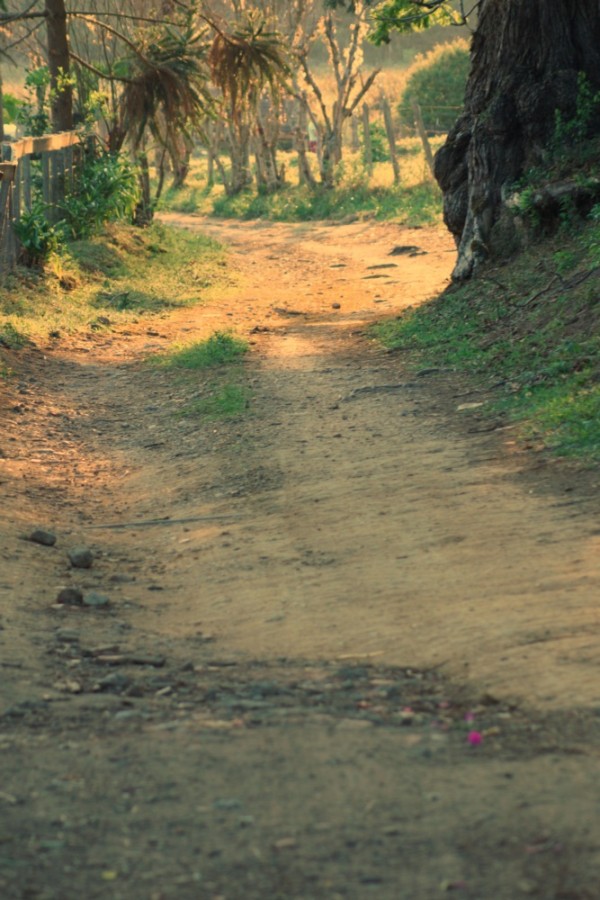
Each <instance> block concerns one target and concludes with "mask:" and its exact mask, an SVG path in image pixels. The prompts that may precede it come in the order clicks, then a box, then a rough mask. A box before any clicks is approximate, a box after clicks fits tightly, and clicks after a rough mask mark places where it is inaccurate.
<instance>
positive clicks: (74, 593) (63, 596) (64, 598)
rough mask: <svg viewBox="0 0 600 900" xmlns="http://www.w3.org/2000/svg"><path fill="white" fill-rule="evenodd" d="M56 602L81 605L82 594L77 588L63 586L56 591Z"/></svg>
mask: <svg viewBox="0 0 600 900" xmlns="http://www.w3.org/2000/svg"><path fill="white" fill-rule="evenodd" d="M56 602H57V603H63V604H65V605H66V606H81V604H82V602H83V594H82V593H81V591H79V590H77V588H73V587H65V588H62V589H61V590H60V591H59V592H58V597H57V598H56Z"/></svg>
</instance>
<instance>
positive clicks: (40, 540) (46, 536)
mask: <svg viewBox="0 0 600 900" xmlns="http://www.w3.org/2000/svg"><path fill="white" fill-rule="evenodd" d="M29 540H30V541H32V542H33V543H34V544H41V545H42V546H43V547H54V545H55V543H56V535H55V534H54V533H53V532H52V531H46V530H45V529H44V528H36V529H35V530H34V531H32V532H31V534H30V535H29Z"/></svg>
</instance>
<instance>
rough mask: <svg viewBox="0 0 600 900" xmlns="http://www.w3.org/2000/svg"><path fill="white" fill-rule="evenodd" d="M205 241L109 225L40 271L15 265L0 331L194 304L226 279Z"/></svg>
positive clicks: (89, 323)
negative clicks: (91, 238)
mask: <svg viewBox="0 0 600 900" xmlns="http://www.w3.org/2000/svg"><path fill="white" fill-rule="evenodd" d="M226 265H227V264H226V255H225V251H224V249H223V248H222V247H221V246H220V245H219V244H218V243H217V242H216V241H214V240H212V239H211V238H208V237H205V236H203V235H200V234H192V233H189V232H186V231H183V230H181V229H171V228H167V227H164V226H162V225H160V224H155V225H153V226H151V227H150V228H148V229H143V230H142V229H136V228H132V227H125V226H110V227H108V228H107V229H106V232H105V233H104V234H103V235H101V236H99V237H97V238H94V239H93V240H89V241H79V242H77V243H73V244H71V245H69V247H68V248H67V251H66V252H65V253H63V254H61V255H55V256H53V257H51V258H50V260H49V261H48V263H47V265H46V266H45V268H44V271H39V270H29V269H20V270H18V271H17V273H16V274H14V275H12V276H10V277H9V278H8V279H7V280H6V282H5V283H4V284H3V285H2V288H1V289H0V334H1V333H3V332H5V331H6V329H7V328H12V329H14V331H15V332H18V333H19V334H23V335H25V336H27V337H29V336H35V335H39V336H48V335H49V334H52V335H53V336H57V335H58V336H59V335H60V334H63V333H72V332H75V331H81V330H86V329H89V328H91V329H96V328H97V327H98V322H99V320H100V321H101V322H104V327H110V326H111V325H119V324H124V323H126V322H129V321H136V320H137V319H139V318H140V317H141V316H149V315H156V314H160V313H161V312H163V311H167V310H170V309H176V308H180V307H184V306H191V305H195V304H201V303H203V302H205V301H206V300H208V299H209V298H211V297H214V296H215V294H216V293H217V292H218V291H219V290H220V289H221V288H222V287H223V286H224V285H226V284H227V283H228V276H227V269H226Z"/></svg>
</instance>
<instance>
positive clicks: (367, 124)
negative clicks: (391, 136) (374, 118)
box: [362, 103, 373, 172]
mask: <svg viewBox="0 0 600 900" xmlns="http://www.w3.org/2000/svg"><path fill="white" fill-rule="evenodd" d="M362 124H363V142H364V154H365V165H366V167H367V169H368V170H369V172H370V171H372V169H373V146H372V144H371V120H370V115H369V106H368V104H367V103H363V108H362Z"/></svg>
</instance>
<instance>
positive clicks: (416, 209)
mask: <svg viewBox="0 0 600 900" xmlns="http://www.w3.org/2000/svg"><path fill="white" fill-rule="evenodd" d="M399 150H400V168H401V182H400V184H399V185H395V184H394V182H393V171H392V166H391V163H389V162H384V163H376V164H375V165H374V166H373V168H372V170H371V171H370V172H369V171H367V170H366V169H365V167H364V166H363V165H362V163H361V161H360V158H359V155H358V154H350V153H348V154H347V159H346V160H345V161H344V164H343V166H342V168H341V171H340V179H339V184H338V185H337V187H335V188H334V189H333V190H325V189H323V188H321V187H318V186H317V188H315V189H314V190H311V189H309V188H308V187H306V186H303V185H299V184H298V178H297V160H296V158H295V155H294V154H292V153H289V154H285V153H282V154H281V158H282V161H284V163H285V166H286V172H287V176H286V177H287V181H288V185H287V186H286V187H285V188H283V189H282V190H280V191H277V192H276V193H274V194H259V193H257V192H256V190H248V191H243V192H242V193H241V194H238V195H237V196H235V197H227V196H226V195H225V192H224V190H223V187H222V185H220V184H216V185H214V186H212V187H208V186H207V184H206V162H205V160H204V159H203V158H202V157H198V158H196V159H194V160H193V162H192V168H191V171H190V174H189V176H188V179H187V182H186V184H185V185H184V186H183V187H182V188H180V189H178V190H167V191H166V193H165V194H164V196H163V198H162V201H161V209H165V210H169V211H172V212H181V213H201V214H203V215H217V216H221V217H223V218H236V219H256V218H261V219H268V220H270V221H278V222H306V221H314V220H322V219H329V220H331V221H340V220H344V219H348V218H350V217H357V218H360V217H362V216H364V217H370V218H375V219H378V220H390V219H393V220H395V221H398V222H399V223H402V224H405V225H427V224H431V223H434V222H438V221H439V220H440V218H441V194H440V191H439V189H438V187H437V185H436V184H435V182H434V181H433V179H432V178H431V177H430V176H429V174H428V171H427V167H426V163H425V160H424V156H423V151H422V148H421V146H420V144H419V142H418V141H415V139H413V138H407V139H405V140H404V141H403V142H401V144H400V147H399Z"/></svg>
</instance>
